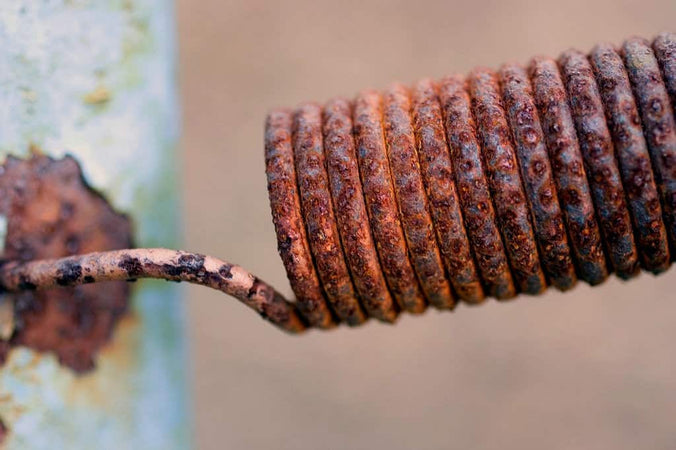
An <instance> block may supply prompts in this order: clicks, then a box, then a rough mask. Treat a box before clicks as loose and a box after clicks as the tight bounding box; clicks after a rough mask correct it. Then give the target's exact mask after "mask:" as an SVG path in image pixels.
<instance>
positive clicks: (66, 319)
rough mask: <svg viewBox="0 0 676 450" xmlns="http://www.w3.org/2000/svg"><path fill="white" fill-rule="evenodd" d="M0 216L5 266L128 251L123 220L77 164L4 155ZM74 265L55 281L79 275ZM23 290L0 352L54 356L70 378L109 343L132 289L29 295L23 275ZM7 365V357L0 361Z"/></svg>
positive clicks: (69, 160)
mask: <svg viewBox="0 0 676 450" xmlns="http://www.w3.org/2000/svg"><path fill="white" fill-rule="evenodd" d="M0 214H2V215H3V216H5V217H6V218H7V235H6V240H5V248H4V252H3V254H2V258H3V260H4V261H10V260H11V261H14V262H25V261H31V260H36V259H45V258H57V257H62V256H69V255H74V254H78V253H87V252H91V251H100V250H114V249H119V248H128V247H130V246H131V245H132V240H131V225H130V222H129V220H128V218H127V217H125V216H124V215H121V214H118V213H116V212H115V211H114V210H113V209H112V208H111V207H110V205H109V204H108V202H107V201H106V200H105V199H104V198H103V197H102V196H101V195H99V194H98V193H96V192H94V191H93V190H92V189H91V188H89V186H88V185H87V184H86V182H85V181H84V179H83V177H82V173H81V171H80V167H79V165H78V164H77V162H76V161H75V160H74V159H73V158H71V157H69V156H67V157H65V158H63V159H60V160H55V159H52V158H49V157H47V156H42V155H33V156H32V157H31V158H30V159H28V160H22V159H17V158H14V157H8V158H7V160H6V161H5V163H4V164H3V165H2V166H1V167H0ZM81 275H82V273H81V271H80V270H78V267H77V266H69V265H66V266H63V267H61V268H60V271H59V272H58V273H57V274H56V278H55V279H56V283H57V284H59V285H66V284H68V282H69V280H70V279H72V278H74V277H78V276H81ZM18 284H19V285H20V286H21V288H22V291H21V292H19V293H17V294H12V295H13V297H12V301H13V303H14V315H15V327H14V330H13V332H12V335H11V337H10V338H9V340H8V341H4V342H3V347H4V353H5V354H6V352H7V351H9V349H10V348H11V347H16V346H25V347H29V348H31V349H33V350H36V351H38V352H49V353H54V354H55V355H56V356H57V358H58V360H59V362H60V363H61V364H63V365H64V366H66V367H69V368H71V369H73V370H74V371H75V372H78V373H81V372H87V371H90V370H92V369H93V368H94V367H95V363H96V355H97V353H98V352H99V350H100V349H101V348H102V347H103V346H104V345H105V344H106V343H108V341H109V340H110V338H111V336H112V334H113V332H114V330H115V327H116V325H117V323H118V322H119V320H120V318H121V317H122V316H123V315H124V314H125V313H126V312H127V307H128V296H129V286H128V285H127V284H126V283H123V282H115V283H109V285H108V286H106V288H105V289H101V288H100V287H97V286H79V287H75V288H67V289H55V290H50V291H40V292H36V291H34V289H35V287H36V284H35V283H33V282H32V281H31V280H30V279H29V278H27V277H21V278H20V279H19V280H18ZM3 359H4V358H3Z"/></svg>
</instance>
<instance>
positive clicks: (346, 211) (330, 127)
mask: <svg viewBox="0 0 676 450" xmlns="http://www.w3.org/2000/svg"><path fill="white" fill-rule="evenodd" d="M323 117H324V120H323V122H324V151H325V152H326V163H327V170H328V174H329V184H330V187H331V195H332V198H333V204H334V208H335V213H336V219H337V220H338V229H339V231H340V237H341V241H342V244H343V249H344V250H345V257H346V260H347V263H348V265H349V267H350V272H351V274H352V280H353V281H354V285H355V288H356V289H357V293H358V294H359V298H360V299H361V302H362V304H363V305H364V308H365V310H366V312H368V314H369V315H370V316H373V317H376V318H378V319H380V320H383V321H386V322H391V321H393V320H394V319H395V318H396V317H397V312H396V310H395V308H394V303H393V301H392V297H391V296H390V292H389V290H388V289H387V284H385V277H384V276H383V273H382V270H381V268H380V262H379V261H378V254H377V252H376V247H375V245H374V243H373V236H372V235H371V228H370V227H369V218H368V214H367V212H366V205H365V204H364V194H363V191H362V188H361V181H360V180H359V167H358V166H357V157H356V154H355V145H354V137H353V135H352V117H351V110H350V105H349V103H348V102H347V101H345V100H342V99H336V100H332V101H330V102H328V103H327V104H326V106H325V107H324V116H323Z"/></svg>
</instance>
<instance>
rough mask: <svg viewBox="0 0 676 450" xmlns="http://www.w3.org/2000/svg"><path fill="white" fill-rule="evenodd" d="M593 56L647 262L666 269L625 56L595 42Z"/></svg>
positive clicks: (654, 188)
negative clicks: (625, 65) (623, 57)
mask: <svg viewBox="0 0 676 450" xmlns="http://www.w3.org/2000/svg"><path fill="white" fill-rule="evenodd" d="M590 62H591V64H592V67H593V69H594V74H595V75H596V79H597V80H598V85H599V92H600V93H601V99H602V100H603V106H604V108H605V112H606V116H607V117H608V128H609V129H610V132H611V134H612V136H613V142H614V144H615V156H616V157H617V160H618V162H619V165H620V170H621V174H622V183H623V184H624V189H625V191H626V194H627V202H628V204H629V210H630V212H631V216H632V218H633V221H634V228H635V230H636V244H637V245H638V250H639V253H640V255H641V259H642V264H643V267H644V268H645V269H647V270H650V271H652V272H655V273H659V272H663V271H664V270H666V269H667V268H668V267H669V261H670V255H669V242H668V240H667V230H666V228H665V226H664V222H663V220H662V207H661V205H660V198H659V194H658V192H657V186H656V185H655V179H654V177H653V172H652V169H651V166H650V154H649V153H648V148H647V146H646V141H645V138H644V137H643V130H642V127H641V118H640V117H639V114H638V110H637V108H636V102H635V101H634V96H633V95H632V91H631V85H630V84H629V78H628V77H627V72H626V70H625V69H624V64H623V63H622V58H621V57H620V55H618V54H617V52H616V51H615V49H614V48H613V47H612V46H611V45H609V44H600V45H598V46H596V47H595V48H594V49H593V50H592V52H591V54H590Z"/></svg>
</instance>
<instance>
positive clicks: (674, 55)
mask: <svg viewBox="0 0 676 450" xmlns="http://www.w3.org/2000/svg"><path fill="white" fill-rule="evenodd" d="M653 50H655V57H656V58H657V61H658V62H659V63H660V68H661V69H662V77H663V78H664V83H665V84H666V86H667V91H669V97H670V98H671V107H672V108H673V109H674V114H675V115H676V33H660V34H659V35H658V36H657V38H655V41H654V42H653Z"/></svg>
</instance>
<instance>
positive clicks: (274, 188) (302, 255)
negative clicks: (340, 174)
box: [265, 110, 333, 328]
mask: <svg viewBox="0 0 676 450" xmlns="http://www.w3.org/2000/svg"><path fill="white" fill-rule="evenodd" d="M291 124H292V118H291V113H290V112H289V111H286V110H277V111H273V112H271V113H270V114H269V115H268V118H267V121H266V125H265V167H266V174H267V178H268V195H269V197H270V209H271V210H272V221H273V222H274V224H275V231H276V233H277V247H278V249H279V253H280V255H281V257H282V261H283V263H284V267H285V269H286V274H287V276H288V278H289V282H290V283H291V289H292V290H293V292H294V294H295V295H296V299H297V302H298V307H299V309H300V310H301V311H302V313H303V315H304V316H305V318H306V319H307V320H308V322H309V323H310V324H311V325H312V326H315V327H320V328H328V327H331V326H332V325H333V320H332V317H331V312H330V311H329V308H328V305H327V304H326V300H325V299H324V294H323V291H322V287H321V285H320V282H319V278H318V276H317V272H316V269H315V267H314V263H313V261H312V256H311V253H310V245H309V243H308V240H307V235H306V232H305V224H304V222H303V217H302V214H301V206H300V198H299V193H298V186H297V180H296V169H295V166H294V160H293V148H292V146H291Z"/></svg>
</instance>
